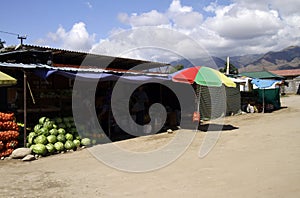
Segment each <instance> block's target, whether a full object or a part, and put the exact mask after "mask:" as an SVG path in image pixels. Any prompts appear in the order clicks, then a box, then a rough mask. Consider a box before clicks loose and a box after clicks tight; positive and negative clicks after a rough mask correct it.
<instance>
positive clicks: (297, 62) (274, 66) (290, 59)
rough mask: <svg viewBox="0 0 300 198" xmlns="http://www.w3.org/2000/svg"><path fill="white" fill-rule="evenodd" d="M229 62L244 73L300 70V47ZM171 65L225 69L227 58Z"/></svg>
mask: <svg viewBox="0 0 300 198" xmlns="http://www.w3.org/2000/svg"><path fill="white" fill-rule="evenodd" d="M229 62H230V63H231V64H232V65H234V66H235V67H236V68H238V69H239V72H244V71H262V70H285V69H299V68H300V47H299V46H290V47H287V48H285V49H282V50H280V51H270V52H267V53H265V54H247V55H243V56H232V57H230V59H229ZM170 64H171V65H174V66H175V65H183V66H184V67H191V66H193V65H204V66H208V67H213V68H216V67H217V68H224V66H225V65H226V57H216V56H212V57H209V58H204V59H203V58H202V59H201V58H199V59H191V60H187V59H181V60H178V61H173V62H171V63H170Z"/></svg>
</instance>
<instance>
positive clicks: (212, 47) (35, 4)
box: [0, 0, 300, 59]
mask: <svg viewBox="0 0 300 198" xmlns="http://www.w3.org/2000/svg"><path fill="white" fill-rule="evenodd" d="M299 2H300V1H298V0H285V1H281V0H261V1H258V2H256V3H255V4H253V2H252V1H251V0H219V1H218V0H216V1H207V0H206V1H204V0H164V1H161V0H160V1H158V0H143V1H141V0H128V1H116V0H111V1H103V0H73V1H71V0H69V1H68V0H65V1H58V0H52V1H40V0H31V1H26V2H24V1H20V0H19V1H18V0H10V1H8V0H7V1H3V2H2V3H1V5H2V6H1V7H2V10H1V12H0V17H1V19H2V20H1V23H0V31H6V32H11V33H17V34H20V35H27V39H26V41H25V43H26V44H33V45H43V46H50V47H58V48H66V49H70V50H79V51H89V52H93V53H101V54H108V55H118V54H124V53H122V51H126V50H127V51H128V49H131V48H134V47H136V48H138V47H141V46H149V45H154V46H158V47H161V46H160V45H159V44H158V45H156V44H155V42H158V43H159V42H160V41H162V40H163V41H168V42H171V43H168V44H167V47H168V48H170V49H176V48H178V50H177V52H178V53H183V54H184V55H187V54H189V53H190V54H191V56H197V55H195V54H192V53H191V52H188V50H182V49H189V48H190V49H192V47H189V46H190V45H193V44H189V43H188V42H186V43H184V42H182V38H181V37H180V40H176V39H178V35H177V36H176V38H172V39H173V40H172V39H171V38H170V34H169V33H167V32H168V30H172V31H174V32H177V33H178V34H180V35H181V34H183V35H185V36H186V38H185V39H183V40H194V41H196V42H197V43H199V44H200V45H201V47H202V48H204V49H205V50H206V51H207V52H208V53H210V54H212V55H218V56H226V55H242V54H249V53H263V52H267V51H270V50H280V49H282V48H284V47H287V46H289V45H300V25H299V21H300V13H299V9H300V3H299ZM144 27H147V28H151V30H150V31H151V32H152V33H151V34H150V36H149V35H147V34H144V33H143V30H142V31H139V32H136V31H138V29H139V28H144ZM158 28H167V29H168V30H167V31H166V34H164V33H162V32H161V29H159V30H158V32H160V34H156V32H157V31H156V30H157V29H158ZM122 31H123V32H124V31H127V34H125V35H124V34H122V35H119V36H115V35H116V34H117V35H118V33H119V32H122ZM132 31H134V33H133V32H132ZM154 35H157V36H154ZM136 36H137V37H136ZM163 36H165V37H163ZM181 36H182V35H181ZM150 37H151V38H150ZM0 38H1V39H2V40H4V41H6V45H15V44H18V43H19V41H18V40H17V39H16V36H14V35H10V34H5V33H1V32H0ZM159 39H160V40H159ZM172 41H174V42H172ZM179 41H180V42H179ZM179 43H181V45H179ZM189 51H191V50H189ZM149 53H150V52H147V53H138V52H135V53H127V55H125V56H130V57H132V58H142V59H150V58H151V57H152V58H153V57H156V58H157V56H153V55H152V56H150V55H149ZM152 53H153V52H152ZM157 59H159V58H157Z"/></svg>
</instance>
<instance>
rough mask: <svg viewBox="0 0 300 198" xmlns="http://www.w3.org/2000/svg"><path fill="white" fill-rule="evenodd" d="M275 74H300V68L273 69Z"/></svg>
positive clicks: (286, 75)
mask: <svg viewBox="0 0 300 198" xmlns="http://www.w3.org/2000/svg"><path fill="white" fill-rule="evenodd" d="M271 72H272V73H274V74H277V75H280V76H285V77H288V76H300V69H288V70H276V71H271Z"/></svg>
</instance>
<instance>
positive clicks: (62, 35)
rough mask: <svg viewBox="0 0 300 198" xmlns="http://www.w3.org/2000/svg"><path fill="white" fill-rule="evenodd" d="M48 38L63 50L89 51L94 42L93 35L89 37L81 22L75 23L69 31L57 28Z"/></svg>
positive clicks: (61, 27)
mask: <svg viewBox="0 0 300 198" xmlns="http://www.w3.org/2000/svg"><path fill="white" fill-rule="evenodd" d="M48 38H49V39H50V41H52V42H54V43H58V44H59V45H60V46H61V47H63V48H65V49H71V50H80V51H88V50H90V49H91V47H92V45H93V43H94V42H95V34H92V35H90V34H89V33H88V31H87V29H86V27H85V23H83V22H79V23H75V24H74V25H73V27H72V28H71V29H70V30H69V31H66V30H65V28H64V27H63V26H59V28H58V29H57V30H56V32H55V33H52V32H50V33H48Z"/></svg>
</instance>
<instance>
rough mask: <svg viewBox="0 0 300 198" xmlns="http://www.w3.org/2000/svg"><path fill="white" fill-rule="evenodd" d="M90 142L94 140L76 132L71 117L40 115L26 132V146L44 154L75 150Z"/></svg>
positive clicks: (88, 144) (89, 144) (36, 152)
mask: <svg viewBox="0 0 300 198" xmlns="http://www.w3.org/2000/svg"><path fill="white" fill-rule="evenodd" d="M92 143H94V144H95V143H96V142H92V140H91V139H90V138H87V137H81V136H80V135H79V134H78V132H77V130H76V127H75V124H74V120H73V118H72V117H65V118H54V119H50V118H47V117H41V118H40V119H39V122H38V124H36V125H35V126H34V128H33V131H31V132H29V133H28V135H27V145H26V147H28V148H31V149H32V151H33V153H35V154H38V155H42V156H45V155H51V154H55V153H61V152H65V151H70V150H77V149H78V148H80V147H82V146H85V147H87V146H91V145H92Z"/></svg>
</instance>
